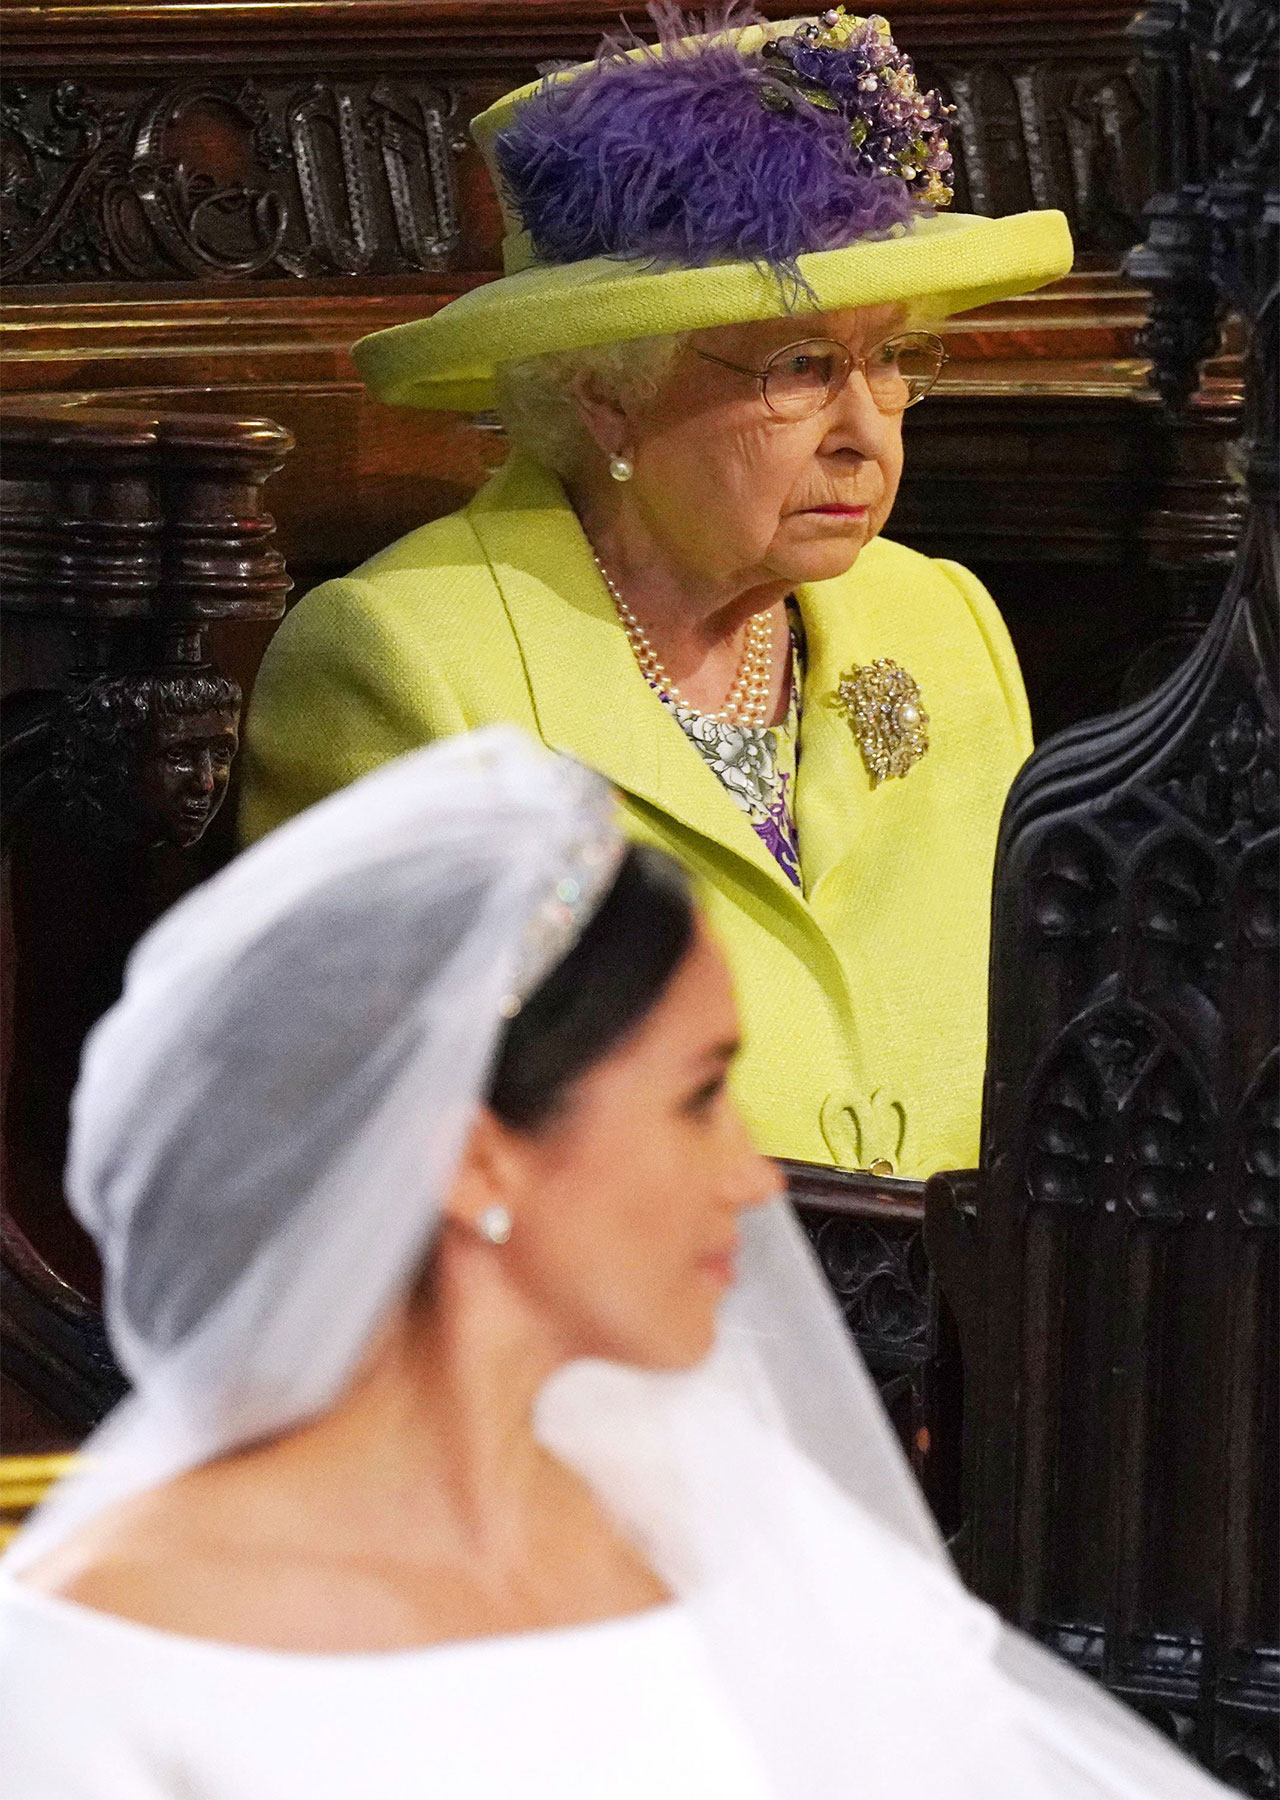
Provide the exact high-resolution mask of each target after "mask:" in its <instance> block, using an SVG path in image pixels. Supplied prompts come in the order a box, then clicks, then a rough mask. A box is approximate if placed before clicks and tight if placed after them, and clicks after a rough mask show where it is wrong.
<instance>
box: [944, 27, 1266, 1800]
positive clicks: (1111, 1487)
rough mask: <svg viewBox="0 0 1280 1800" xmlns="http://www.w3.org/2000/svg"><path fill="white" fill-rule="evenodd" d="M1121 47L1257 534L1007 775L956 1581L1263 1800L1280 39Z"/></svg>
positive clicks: (1184, 288) (1184, 334) (970, 1194)
mask: <svg viewBox="0 0 1280 1800" xmlns="http://www.w3.org/2000/svg"><path fill="white" fill-rule="evenodd" d="M1158 27H1160V28H1161V29H1157V28H1158ZM1143 29H1144V31H1145V32H1146V34H1147V35H1148V40H1149V41H1151V42H1152V43H1153V46H1154V52H1153V53H1155V54H1157V55H1158V56H1160V57H1162V58H1163V59H1164V61H1165V66H1164V68H1163V71H1162V86H1163V93H1164V108H1165V109H1166V110H1165V111H1162V113H1161V114H1160V115H1159V116H1160V117H1163V118H1166V119H1167V120H1168V137H1169V145H1170V156H1171V160H1172V166H1171V168H1170V171H1169V173H1170V176H1171V190H1170V192H1169V193H1168V194H1167V195H1164V196H1162V197H1160V198H1158V199H1157V200H1156V201H1155V202H1154V203H1153V205H1152V207H1151V209H1150V215H1149V216H1150V234H1149V237H1148V240H1147V242H1146V244H1145V246H1144V247H1143V248H1142V250H1141V251H1140V252H1139V253H1137V254H1136V255H1135V258H1134V261H1135V263H1136V264H1137V265H1138V267H1139V268H1140V269H1141V271H1142V274H1143V278H1144V279H1145V280H1146V281H1148V282H1149V283H1150V284H1151V285H1152V286H1153V288H1154V290H1155V294H1156V308H1155V327H1156V328H1155V330H1154V331H1153V332H1152V337H1151V349H1152V351H1153V353H1154V355H1155V358H1156V361H1155V372H1156V376H1157V378H1158V380H1159V383H1160V386H1161V387H1162V389H1163V391H1164V392H1165V393H1166V394H1167V395H1168V396H1169V398H1170V400H1171V401H1172V402H1174V403H1175V404H1177V403H1179V402H1180V401H1181V400H1182V399H1183V398H1184V396H1185V394H1186V393H1187V391H1188V389H1189V388H1190V386H1191V385H1192V384H1193V382H1194V379H1195V363H1196V358H1197V356H1199V355H1201V354H1203V353H1204V352H1205V351H1206V349H1208V348H1211V346H1212V344H1213V341H1214V337H1215V333H1216V330H1217V329H1218V326H1219V323H1220V319H1221V315H1222V312H1223V311H1224V309H1225V308H1226V307H1227V306H1231V307H1234V308H1235V309H1237V310H1238V312H1239V313H1240V315H1241V316H1242V317H1243V319H1244V320H1245V323H1246V326H1247V328H1248V342H1249V346H1250V350H1249V360H1248V375H1249V380H1248V390H1247V414H1246V431H1245V437H1244V443H1243V459H1242V460H1243V464H1244V492H1245V493H1246V494H1247V497H1248V516H1247V521H1246V525H1245V530H1244V534H1243V538H1242V541H1241V544H1240V548H1239V553H1238V555H1237V558H1236V561H1235V565H1234V569H1233V572H1232V576H1231V580H1230V583H1229V585H1228V588H1227V592H1226V594H1225V596H1224V599H1223V601H1222V603H1221V605H1220V607H1219V609H1218V612H1217V615H1216V617H1215V618H1214V621H1213V623H1212V625H1211V627H1210V629H1209V632H1208V633H1207V635H1206V636H1205V638H1204V639H1203V640H1202V642H1201V643H1200V645H1199V646H1198V648H1197V649H1196V650H1195V651H1194V652H1193V653H1192V655H1191V656H1190V657H1189V659H1188V660H1187V661H1186V662H1185V664H1184V665H1183V666H1182V667H1181V668H1180V669H1179V670H1178V671H1177V673H1176V674H1175V675H1174V676H1172V677H1171V678H1170V679H1169V680H1168V681H1166V682H1165V683H1164V685H1162V686H1161V687H1159V688H1158V689H1157V690H1156V691H1155V692H1154V693H1153V694H1152V695H1151V696H1150V697H1149V698H1148V699H1147V700H1145V701H1143V702H1142V703H1140V704H1138V705H1136V706H1134V707H1132V708H1130V709H1129V710H1128V711H1126V712H1121V713H1118V714H1115V715H1113V716H1111V717H1108V718H1103V719H1099V720H1095V721H1092V722H1091V723H1089V724H1087V725H1081V726H1078V727H1076V728H1075V729H1073V730H1070V731H1067V732H1064V733H1063V734H1062V735H1061V736H1059V737H1057V738H1054V739H1051V740H1050V741H1049V742H1048V743H1046V744H1044V745H1043V746H1042V747H1041V749H1040V750H1039V751H1038V752H1037V754H1036V755H1035V756H1034V757H1033V758H1032V760H1031V761H1030V763H1028V765H1027V766H1026V768H1025V769H1024V770H1023V772H1022V774H1021V775H1020V776H1019V778H1018V780H1017V782H1016V783H1015V785H1014V788H1013V791H1012V793H1011V795H1010V799H1009V803H1008V807H1007V809H1006V813H1005V818H1004V824H1003V828H1002V832H1001V838H1000V846H999V851H998V857H997V868H996V877H995V907H994V925H993V939H992V959H993V977H992V1009H991V1038H990V1047H989V1060H988V1070H987V1091H986V1108H985V1118H984V1129H983V1149H982V1167H981V1170H980V1171H979V1172H978V1173H977V1174H976V1175H974V1174H965V1175H960V1176H950V1177H947V1176H944V1177H940V1178H938V1179H936V1180H935V1181H934V1182H932V1183H931V1184H930V1186H929V1189H928V1193H927V1196H926V1243H927V1245H928V1249H929V1255H930V1259H931V1261H932V1264H933V1267H934V1269H935V1272H936V1275H937V1279H938V1281H939V1283H940V1285H941V1287H942V1289H943V1291H944V1293H945V1294H946V1295H947V1297H948V1299H949V1301H950V1303H951V1305H952V1306H953V1308H954V1310H955V1315H956V1317H957V1319H958V1322H959V1331H960V1338H961V1342H962V1346H963V1359H964V1369H965V1376H966V1385H965V1402H964V1403H965V1482H964V1490H965V1523H964V1528H963V1533H962V1536H961V1545H962V1555H963V1563H964V1567H965V1570H966V1573H967V1576H968V1579H969V1580H970V1582H971V1583H972V1585H973V1586H974V1587H975V1588H976V1589H977V1591H978V1592H979V1593H981V1594H982V1595H984V1596H985V1597H986V1598H988V1599H990V1600H991V1601H992V1602H993V1603H994V1604H995V1605H996V1606H998V1607H999V1609H1000V1610H1001V1611H1002V1612H1003V1613H1004V1614H1005V1615H1006V1616H1007V1617H1008V1618H1010V1619H1012V1620H1013V1621H1014V1622H1015V1623H1017V1624H1019V1625H1021V1626H1023V1627H1024V1628H1025V1629H1027V1630H1029V1631H1031V1632H1033V1633H1034V1634H1035V1635H1036V1636H1038V1637H1039V1638H1040V1639H1042V1640H1043V1641H1044V1642H1045V1643H1047V1644H1049V1645H1051V1646H1052V1647H1053V1648H1054V1649H1055V1650H1057V1651H1058V1652H1059V1653H1060V1654H1061V1655H1063V1656H1065V1657H1067V1658H1068V1659H1069V1660H1071V1661H1073V1662H1075V1663H1076V1664H1077V1665H1078V1666H1080V1667H1081V1668H1083V1669H1086V1670H1088V1671H1089V1672H1090V1673H1092V1674H1094V1675H1096V1676H1098V1677H1099V1678H1100V1679H1101V1680H1102V1681H1103V1682H1104V1683H1105V1684H1106V1685H1107V1686H1108V1687H1109V1688H1110V1689H1111V1690H1112V1691H1113V1692H1114V1693H1116V1694H1119V1695H1120V1696H1122V1697H1123V1698H1125V1699H1126V1700H1128V1701H1130V1702H1131V1703H1132V1704H1134V1705H1136V1706H1137V1707H1139V1708H1140V1709H1141V1710H1142V1711H1143V1712H1145V1713H1146V1714H1147V1715H1148V1716H1149V1717H1151V1718H1152V1719H1153V1720H1155V1721H1156V1722H1157V1723H1158V1724H1160V1725H1162V1726H1163V1727H1164V1728H1165V1729H1167V1730H1168V1731H1169V1732H1170V1733H1171V1734H1172V1735H1173V1736H1175V1737H1177V1738H1178V1739H1179V1740H1180V1741H1181V1742H1182V1743H1183V1744H1184V1745H1185V1746H1186V1747H1187V1748H1188V1749H1189V1750H1191V1751H1192V1752H1193V1753H1195V1754H1196V1755H1198V1756H1200V1757H1201V1758H1203V1760H1204V1761H1205V1762H1206V1763H1207V1764H1208V1765H1209V1767H1210V1768H1212V1769H1214V1770H1215V1771H1216V1772H1217V1773H1218V1774H1220V1775H1221V1776H1222V1777H1223V1779H1224V1780H1226V1781H1228V1782H1231V1783H1232V1784H1234V1785H1235V1786H1236V1787H1238V1788H1239V1789H1240V1791H1241V1792H1243V1793H1246V1794H1251V1795H1258V1796H1261V1795H1275V1794H1276V1792H1277V1771H1278V1765H1280V1758H1278V1754H1277V1752H1278V1748H1280V1738H1278V1733H1277V1724H1278V1719H1277V1714H1278V1713H1280V1648H1278V1647H1277V1646H1278V1636H1277V1622H1278V1618H1280V1576H1278V1558H1277V1521H1278V1519H1280V1472H1278V1471H1280V1431H1278V1429H1277V1393H1278V1392H1280V1368H1278V1366H1277V1346H1278V1341H1280V1334H1278V1331H1277V1326H1278V1323H1280V1320H1278V1316H1277V1315H1278V1301H1280V1267H1278V1265H1277V1240H1278V1232H1277V1199H1278V1197H1280V1190H1278V1181H1280V1050H1278V1049H1277V1033H1278V1020H1277V978H1278V975H1280V968H1278V958H1277V947H1278V944H1280V923H1278V919H1277V897H1278V888H1280V842H1278V831H1277V827H1278V825H1280V769H1278V768H1277V748H1278V746H1277V730H1278V727H1280V698H1278V695H1277V662H1276V651H1277V611H1278V609H1277V553H1278V548H1280V538H1278V535H1277V497H1278V492H1280V468H1278V462H1277V458H1278V448H1277V394H1278V392H1280V354H1278V345H1277V326H1278V324H1280V321H1278V319H1277V298H1276V296H1277V291H1278V285H1277V284H1278V282H1280V210H1278V208H1277V196H1276V192H1275V170H1276V158H1277V121H1278V119H1280V105H1278V103H1277V93H1276V48H1277V44H1276V36H1277V31H1276V16H1275V13H1274V10H1273V9H1272V8H1271V7H1269V6H1268V5H1266V4H1265V0H1258V3H1255V0H1242V3H1240V4H1234V3H1228V0H1222V3H1220V4H1218V5H1217V6H1216V7H1206V8H1198V7H1196V6H1194V5H1192V4H1187V5H1185V6H1183V5H1182V4H1181V0H1176V3H1174V4H1170V5H1165V4H1163V0H1161V4H1160V5H1158V6H1153V7H1152V8H1151V9H1150V11H1149V12H1148V14H1147V15H1146V16H1145V20H1144V25H1143ZM1187 121H1192V122H1193V123H1194V126H1195V130H1194V131H1189V130H1184V129H1183V127H1184V126H1185V124H1186V122H1187ZM1172 183H1176V184H1177V185H1172Z"/></svg>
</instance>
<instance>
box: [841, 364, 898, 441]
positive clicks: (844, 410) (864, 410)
mask: <svg viewBox="0 0 1280 1800" xmlns="http://www.w3.org/2000/svg"><path fill="white" fill-rule="evenodd" d="M826 423H827V435H826V438H825V440H824V442H823V446H822V447H823V449H824V450H827V451H832V450H853V451H856V452H857V454H858V455H859V456H862V457H865V458H866V459H867V460H868V461H870V462H875V461H877V460H878V459H879V458H880V457H881V456H883V455H884V453H885V451H886V450H887V449H889V448H890V447H891V445H892V442H893V439H894V437H895V435H896V434H897V433H898V432H900V431H901V429H902V415H901V414H900V413H899V414H894V413H885V412H881V410H880V408H879V407H878V406H877V405H876V403H875V401H874V400H873V399H872V398H871V389H870V387H869V386H868V385H867V378H866V376H865V375H864V374H863V372H862V370H861V369H858V368H855V369H854V370H853V371H852V372H851V374H850V376H849V379H848V380H847V381H846V382H845V384H844V386H843V387H842V388H841V389H840V392H839V393H838V394H837V395H836V396H835V398H834V400H832V401H831V403H830V405H829V406H828V407H827V409H826Z"/></svg>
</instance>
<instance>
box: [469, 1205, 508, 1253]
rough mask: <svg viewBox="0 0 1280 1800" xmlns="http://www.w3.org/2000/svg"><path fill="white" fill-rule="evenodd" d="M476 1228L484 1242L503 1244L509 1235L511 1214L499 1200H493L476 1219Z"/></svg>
mask: <svg viewBox="0 0 1280 1800" xmlns="http://www.w3.org/2000/svg"><path fill="white" fill-rule="evenodd" d="M476 1230H477V1231H478V1232H479V1234H480V1236H481V1237H482V1238H483V1239H484V1241H485V1243H486V1244H505V1243H506V1242H507V1240H508V1239H509V1238H510V1236H511V1214H510V1212H509V1211H508V1210H507V1208H506V1207H505V1206H503V1204H502V1202H501V1201H500V1200H495V1201H494V1203H493V1205H492V1206H486V1207H485V1209H484V1211H483V1212H482V1213H481V1214H480V1217H479V1218H478V1219H477V1220H476Z"/></svg>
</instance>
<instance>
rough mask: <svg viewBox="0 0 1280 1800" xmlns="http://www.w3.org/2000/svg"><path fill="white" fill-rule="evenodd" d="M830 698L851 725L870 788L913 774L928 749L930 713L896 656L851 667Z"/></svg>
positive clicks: (831, 702)
mask: <svg viewBox="0 0 1280 1800" xmlns="http://www.w3.org/2000/svg"><path fill="white" fill-rule="evenodd" d="M828 700H829V703H830V704H831V705H833V706H834V707H835V709H836V711H837V712H841V713H843V714H844V716H845V718H846V719H847V720H848V721H849V729H850V730H851V731H852V732H853V735H854V737H855V738H857V740H858V748H859V749H860V750H861V751H862V760H863V762H864V763H865V764H866V766H867V773H868V775H870V777H871V785H872V787H879V785H880V783H881V782H882V781H887V780H888V779H889V778H890V777H891V776H894V775H897V776H903V775H909V774H910V772H911V770H912V769H914V768H915V766H916V764H917V763H918V762H919V761H920V758H921V757H922V756H923V755H924V753H925V751H926V750H927V749H928V748H929V715H928V713H927V712H926V711H925V709H924V705H923V703H922V701H921V698H920V688H919V686H918V684H917V683H916V680H915V678H914V676H912V675H910V674H908V672H907V671H906V669H904V668H903V667H902V665H901V664H900V663H896V662H894V660H893V658H892V657H889V656H880V657H877V658H876V660H875V662H873V663H866V664H859V665H857V666H855V667H854V668H852V669H850V670H849V671H848V673H847V674H845V675H842V676H841V677H840V680H839V682H838V684H837V686H836V689H835V692H834V693H833V694H831V695H829V696H828Z"/></svg>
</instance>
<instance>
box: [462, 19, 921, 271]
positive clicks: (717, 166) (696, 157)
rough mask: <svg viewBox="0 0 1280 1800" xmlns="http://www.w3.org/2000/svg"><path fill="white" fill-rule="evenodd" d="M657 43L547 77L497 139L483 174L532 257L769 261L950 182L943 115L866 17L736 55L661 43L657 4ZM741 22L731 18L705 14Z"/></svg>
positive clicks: (792, 265) (848, 233) (680, 30)
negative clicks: (492, 163) (491, 172)
mask: <svg viewBox="0 0 1280 1800" xmlns="http://www.w3.org/2000/svg"><path fill="white" fill-rule="evenodd" d="M651 10H652V11H653V13H654V16H655V19H656V22H657V23H658V26H659V31H660V48H659V50H656V51H649V52H648V53H647V54H646V55H644V56H640V57H631V58H624V57H623V56H622V55H621V54H620V51H621V49H622V48H623V47H624V46H621V45H619V44H617V43H616V42H615V43H608V42H607V43H606V44H605V45H604V46H603V47H602V50H601V52H600V55H599V56H598V58H597V59H596V62H595V63H594V65H593V66H592V67H591V68H590V69H588V70H587V71H585V72H584V73H582V74H579V75H576V76H574V77H573V79H571V80H568V81H555V80H549V81H547V82H546V83H544V85H543V86H542V87H541V88H540V89H539V90H538V92H537V93H536V94H535V95H533V96H532V97H531V98H530V99H529V100H527V101H526V102H525V103H524V104H523V105H522V106H521V107H520V109H519V111H518V112H517V113H516V115H515V118H514V119H513V121H512V123H511V124H510V125H509V126H508V127H507V128H506V130H505V131H503V132H502V133H501V134H500V135H499V137H498V139H497V143H496V153H497V162H498V170H499V174H500V177H501V179H502V181H503V183H504V185H505V187H506V189H507V192H508V194H509V196H510V198H511V200H512V202H513V203H514V205H515V207H516V208H517V209H518V211H519V213H520V216H521V218H522V220H523V222H524V225H525V228H526V229H527V230H528V232H529V234H530V237H531V239H532V242H533V246H534V249H535V251H536V253H537V255H538V257H539V259H540V260H541V261H542V262H544V263H571V262H578V261H581V260H583V259H585V258H587V257H593V256H616V257H625V258H628V259H637V260H639V259H647V260H651V261H655V262H658V263H662V264H673V265H676V266H682V267H695V266H699V265H703V264H707V263H711V262H716V261H720V260H724V259H729V260H738V261H750V262H755V263H761V264H768V265H770V266H771V267H772V268H773V269H774V270H776V271H779V272H782V273H785V274H786V275H787V276H788V277H789V278H790V279H791V280H792V281H795V282H799V284H800V286H801V287H803V285H804V284H803V282H801V281H800V277H799V272H798V270H797V267H796V259H797V257H799V256H802V255H805V254H806V253H808V252H811V251H815V250H835V249H841V248H843V247H845V246H846V245H849V244H853V243H856V242H857V241H858V240H859V239H861V238H865V237H883V236H886V235H887V234H888V233H889V232H890V231H891V230H892V229H893V228H894V227H895V226H903V225H906V224H907V223H909V222H910V220H911V219H912V218H913V217H914V216H915V215H917V214H918V213H920V212H927V211H931V210H932V205H933V204H937V203H939V202H945V200H946V199H948V198H949V197H950V196H949V193H948V191H947V187H946V183H945V171H946V169H948V168H949V167H950V162H951V159H950V157H949V156H948V155H947V153H946V142H945V139H944V138H943V136H942V121H943V119H944V117H945V113H946V111H947V110H949V109H945V108H943V107H942V105H941V102H940V101H939V99H938V96H937V95H936V94H932V93H930V94H921V93H920V91H919V89H918V88H917V87H916V85H915V79H914V75H913V73H912V70H911V64H910V62H909V60H908V59H907V58H906V57H904V56H903V55H902V53H901V52H900V51H899V50H898V49H897V47H896V46H895V45H894V44H893V41H892V39H891V38H890V37H889V33H888V27H887V25H886V24H885V22H884V21H883V20H882V19H879V18H876V17H872V18H870V19H865V20H864V19H857V18H853V19H851V18H849V17H848V16H847V15H846V14H845V13H844V12H843V9H837V11H836V12H832V13H828V14H826V15H824V17H823V19H822V20H821V21H820V22H819V23H818V24H817V25H816V26H809V27H801V28H800V30H799V31H797V32H796V33H795V34H793V35H790V36H785V37H783V38H781V39H777V40H775V41H774V42H773V43H772V44H770V45H769V47H768V49H767V50H766V51H764V53H763V54H762V53H760V52H756V53H754V54H750V55H744V54H743V53H742V52H740V51H739V50H737V49H736V48H735V47H734V46H733V44H732V43H727V42H724V41H723V40H722V41H720V42H715V41H712V42H709V43H701V44H698V45H696V46H693V47H684V48H677V47H676V41H677V39H678V38H679V37H681V36H683V35H686V34H687V33H688V32H689V31H690V29H691V27H690V25H689V24H688V23H686V22H685V21H684V20H682V19H681V17H680V15H679V13H678V12H675V11H673V10H672V9H670V8H663V7H656V8H653V9H651ZM755 17H756V15H753V14H744V13H742V12H740V11H732V10H731V11H730V12H728V13H725V14H722V15H721V16H720V20H719V22H718V24H717V25H714V26H713V25H712V24H711V23H710V21H708V22H706V23H705V24H704V27H703V29H704V31H705V30H716V29H719V30H721V31H723V29H724V28H725V26H726V24H731V25H734V26H741V25H742V24H744V23H747V22H752V21H753V20H754V19H755Z"/></svg>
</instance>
